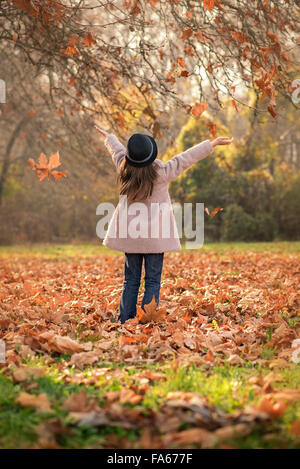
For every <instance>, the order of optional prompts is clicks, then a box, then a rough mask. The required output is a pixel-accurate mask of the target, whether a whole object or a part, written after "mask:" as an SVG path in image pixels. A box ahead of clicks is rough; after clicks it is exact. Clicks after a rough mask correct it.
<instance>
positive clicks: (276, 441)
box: [0, 359, 300, 448]
mask: <svg viewBox="0 0 300 469" xmlns="http://www.w3.org/2000/svg"><path fill="white" fill-rule="evenodd" d="M27 364H30V365H32V366H40V365H42V361H41V360H38V359H34V360H31V361H28V362H27ZM61 364H62V362H61V361H59V362H58V363H52V364H51V365H48V368H47V371H46V375H45V376H44V377H40V378H36V379H34V378H29V380H27V381H26V382H23V383H21V384H17V385H14V384H13V382H12V380H11V378H10V377H9V376H4V375H3V373H0V447H1V448H26V447H27V448H28V447H32V446H34V445H35V444H36V443H37V436H36V433H35V426H36V425H38V424H40V423H41V422H47V421H51V420H53V419H57V420H58V421H60V422H61V424H63V425H64V426H65V427H66V428H67V429H68V430H69V432H70V434H68V432H63V433H62V434H61V435H58V436H57V437H56V442H57V444H59V446H60V447H61V448H90V447H97V448H101V447H104V445H105V441H106V439H107V438H108V436H109V435H111V434H113V435H116V436H117V438H118V439H121V438H123V437H126V438H128V439H129V440H130V441H132V442H133V441H136V440H137V439H138V438H139V437H140V430H139V429H133V430H130V431H129V432H128V430H124V429H123V428H121V427H119V426H113V427H111V426H106V427H102V428H94V427H91V426H90V425H84V426H82V427H77V426H74V425H73V424H72V421H71V420H70V419H69V418H68V412H67V411H66V410H65V409H64V408H63V403H64V400H65V399H66V398H67V397H68V396H70V394H72V393H76V392H79V391H81V390H84V391H85V392H86V393H87V394H88V395H89V396H90V397H93V398H95V399H96V400H97V401H98V404H99V405H100V406H102V405H104V403H105V400H104V398H103V394H104V393H105V392H107V391H117V390H121V389H123V388H125V389H128V388H129V387H132V386H133V387H134V386H136V385H137V384H138V383H137V381H136V380H135V376H134V375H135V374H136V373H138V372H140V371H141V370H143V369H149V368H152V369H153V370H156V371H159V372H162V373H164V374H165V380H160V381H154V382H152V383H151V384H150V386H149V389H148V390H147V391H146V393H145V395H144V399H143V401H142V402H141V403H139V404H138V405H136V406H131V405H129V404H124V406H125V407H126V406H127V407H130V408H131V407H136V408H139V409H143V411H144V415H147V414H149V412H152V410H153V409H154V410H156V411H159V409H160V407H161V406H162V405H163V404H164V402H165V399H166V396H167V394H168V393H169V392H173V391H184V392H193V393H198V394H199V395H200V396H203V397H204V398H206V399H207V401H208V403H209V404H210V405H211V406H215V407H218V408H219V409H222V410H223V411H225V412H226V413H227V414H228V415H230V414H231V413H232V412H235V411H238V410H242V409H243V408H244V407H245V406H246V405H251V404H254V403H255V402H256V401H257V399H258V397H259V396H257V395H256V393H255V392H254V389H253V386H252V385H251V384H249V382H248V380H249V377H250V376H258V375H259V373H263V374H264V375H265V374H267V373H269V372H270V370H269V369H267V368H262V367H260V366H259V365H253V364H251V363H250V362H249V363H246V365H245V366H242V367H240V366H235V367H233V366H229V365H222V366H220V365H216V366H214V367H212V368H211V367H208V368H207V367H199V366H196V365H192V366H184V365H181V366H179V367H177V368H175V367H174V363H172V362H165V363H164V364H159V365H158V364H156V365H150V366H149V365H146V364H139V365H137V366H130V367H128V366H125V365H124V364H114V365H113V366H112V367H111V369H112V371H113V370H115V369H119V370H122V376H121V377H118V379H116V378H114V377H112V378H110V379H106V378H105V377H104V376H103V377H100V378H99V379H98V381H97V382H96V383H95V384H94V385H88V386H87V385H84V384H73V383H66V382H65V381H64V378H63V375H64V374H65V372H66V370H68V373H69V374H70V375H72V374H73V373H78V370H74V369H73V368H67V362H65V365H66V366H65V367H63V368H62V367H61V366H59V365H61ZM107 366H109V365H108V364H107V363H102V364H101V365H100V367H107ZM95 369H96V367H86V368H85V370H84V371H83V375H84V376H86V377H89V376H91V374H92V373H93V370H95ZM277 376H278V377H279V378H280V380H281V381H279V382H276V383H275V384H274V387H275V388H276V387H277V388H281V389H282V388H293V389H297V388H299V387H300V373H299V365H292V366H291V367H290V368H289V369H284V368H283V369H280V370H279V371H278V372H277ZM28 385H29V386H30V385H33V386H32V389H31V390H30V393H32V394H39V393H46V394H47V396H48V398H49V400H50V402H51V405H52V408H53V412H52V413H47V414H40V413H37V412H36V411H35V410H33V409H23V408H21V407H20V406H19V405H17V404H15V399H16V397H17V396H18V395H19V393H20V392H21V391H27V387H28ZM27 392H28V391H27ZM299 418H300V403H295V404H293V405H290V406H289V407H288V410H287V412H286V413H285V414H284V415H283V416H282V417H281V418H279V419H274V421H273V422H272V424H271V426H270V425H269V427H268V429H265V430H264V429H261V428H260V429H258V428H257V427H255V428H254V429H253V431H252V433H251V434H250V435H248V436H247V437H243V438H239V437H237V438H235V439H234V440H230V441H228V442H226V443H227V444H230V445H233V446H234V447H236V448H279V447H281V446H283V447H287V448H297V447H299V439H298V441H296V439H295V437H293V436H292V435H291V434H290V432H289V428H290V425H291V423H292V422H294V421H295V420H296V419H299ZM188 427H189V425H187V424H184V428H188ZM182 429H183V428H182ZM297 445H298V446H297Z"/></svg>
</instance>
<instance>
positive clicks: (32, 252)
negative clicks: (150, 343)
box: [0, 241, 300, 258]
mask: <svg viewBox="0 0 300 469" xmlns="http://www.w3.org/2000/svg"><path fill="white" fill-rule="evenodd" d="M182 250H183V251H184V252H191V251H190V250H189V249H185V248H184V246H183V249H182ZM198 251H199V252H205V253H215V254H217V255H222V254H228V253H232V254H234V253H239V252H245V251H254V252H264V253H266V252H270V253H297V254H299V253H300V241H293V242H292V241H274V242H256V243H254V242H251V243H246V242H233V243H205V244H204V245H203V247H202V248H201V249H199V250H198ZM111 254H119V255H122V253H121V252H120V251H113V250H112V249H109V248H106V247H105V246H103V245H101V243H100V241H99V244H28V245H16V246H0V257H5V258H6V257H10V256H23V257H28V256H30V257H48V258H49V257H50V258H68V257H70V258H74V257H94V256H99V255H111Z"/></svg>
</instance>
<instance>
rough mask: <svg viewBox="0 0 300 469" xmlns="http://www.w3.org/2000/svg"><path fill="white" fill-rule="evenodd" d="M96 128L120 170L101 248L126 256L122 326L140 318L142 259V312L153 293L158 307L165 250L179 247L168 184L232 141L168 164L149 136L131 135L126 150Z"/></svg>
mask: <svg viewBox="0 0 300 469" xmlns="http://www.w3.org/2000/svg"><path fill="white" fill-rule="evenodd" d="M95 127H96V129H97V130H98V132H99V133H100V134H101V135H102V136H104V137H105V140H104V144H105V146H106V147H107V149H108V150H109V152H110V153H111V156H112V160H113V162H114V164H115V166H116V169H117V172H118V180H119V183H120V195H121V196H122V197H121V198H120V201H119V203H118V206H117V208H116V210H115V212H114V214H113V217H112V219H111V221H110V223H109V226H108V230H107V233H106V236H105V239H104V241H103V244H104V245H105V246H108V247H110V248H112V249H116V250H119V251H123V252H124V253H125V270H124V286H123V291H122V296H121V301H120V310H119V318H118V319H119V320H120V321H121V323H122V324H123V323H124V322H125V321H127V320H128V319H130V318H134V317H135V315H136V304H137V298H138V292H139V287H140V281H141V273H142V264H143V259H144V260H145V293H144V298H143V301H142V308H143V309H144V305H145V304H146V305H147V304H149V303H150V302H151V300H152V298H153V295H154V297H155V301H156V304H157V305H158V303H159V292H160V280H161V273H162V266H163V258H164V252H166V251H174V250H178V249H181V245H180V242H179V237H178V231H177V227H176V221H175V217H174V214H173V211H172V207H171V200H170V196H169V191H168V186H169V183H170V181H172V179H174V178H176V177H177V176H179V175H180V174H181V173H182V172H183V171H184V170H185V169H187V168H189V167H190V166H191V165H193V164H194V163H196V162H197V161H200V160H202V159H203V158H205V157H206V156H208V155H209V154H210V153H211V152H212V151H213V148H214V147H215V146H216V145H229V144H230V143H231V142H232V140H233V139H229V137H218V138H216V139H215V140H213V141H212V142H211V141H210V140H205V141H203V142H201V143H198V144H197V145H194V146H193V147H191V148H189V149H188V150H186V151H184V152H182V153H180V154H178V155H176V156H174V157H173V158H172V159H171V160H170V161H167V162H166V163H164V162H163V161H161V160H159V159H156V157H157V153H158V149H157V145H156V142H155V140H154V139H153V138H152V137H151V136H150V135H146V134H140V133H136V134H133V135H131V137H130V138H129V140H128V142H127V148H125V147H124V145H122V144H121V143H120V142H119V140H118V139H117V137H116V136H115V135H114V134H112V133H108V132H106V131H105V130H102V129H100V128H99V127H97V126H95ZM137 213H138V214H139V216H138V217H137Z"/></svg>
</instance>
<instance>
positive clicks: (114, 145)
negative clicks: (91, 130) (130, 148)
mask: <svg viewBox="0 0 300 469" xmlns="http://www.w3.org/2000/svg"><path fill="white" fill-rule="evenodd" d="M94 127H95V128H96V130H97V131H98V132H99V133H100V134H101V135H102V136H103V137H104V145H105V146H106V148H107V149H108V151H109V153H110V154H111V157H112V160H113V162H114V164H115V166H116V168H117V170H118V169H119V166H120V164H121V162H122V160H123V158H124V156H125V153H126V148H125V147H124V145H122V143H121V142H120V141H119V140H118V138H117V137H116V136H115V135H114V134H110V133H108V132H106V130H103V129H101V128H100V127H98V126H97V125H95V126H94Z"/></svg>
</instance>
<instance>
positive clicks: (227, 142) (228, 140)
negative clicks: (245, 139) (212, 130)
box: [211, 137, 233, 147]
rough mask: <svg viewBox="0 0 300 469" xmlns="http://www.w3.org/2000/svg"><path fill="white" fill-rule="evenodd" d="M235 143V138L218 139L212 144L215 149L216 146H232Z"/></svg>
mask: <svg viewBox="0 0 300 469" xmlns="http://www.w3.org/2000/svg"><path fill="white" fill-rule="evenodd" d="M232 141H233V137H232V138H229V137H217V138H215V140H213V141H212V142H211V144H212V146H213V147H215V146H216V145H230V144H231V143H232Z"/></svg>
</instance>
